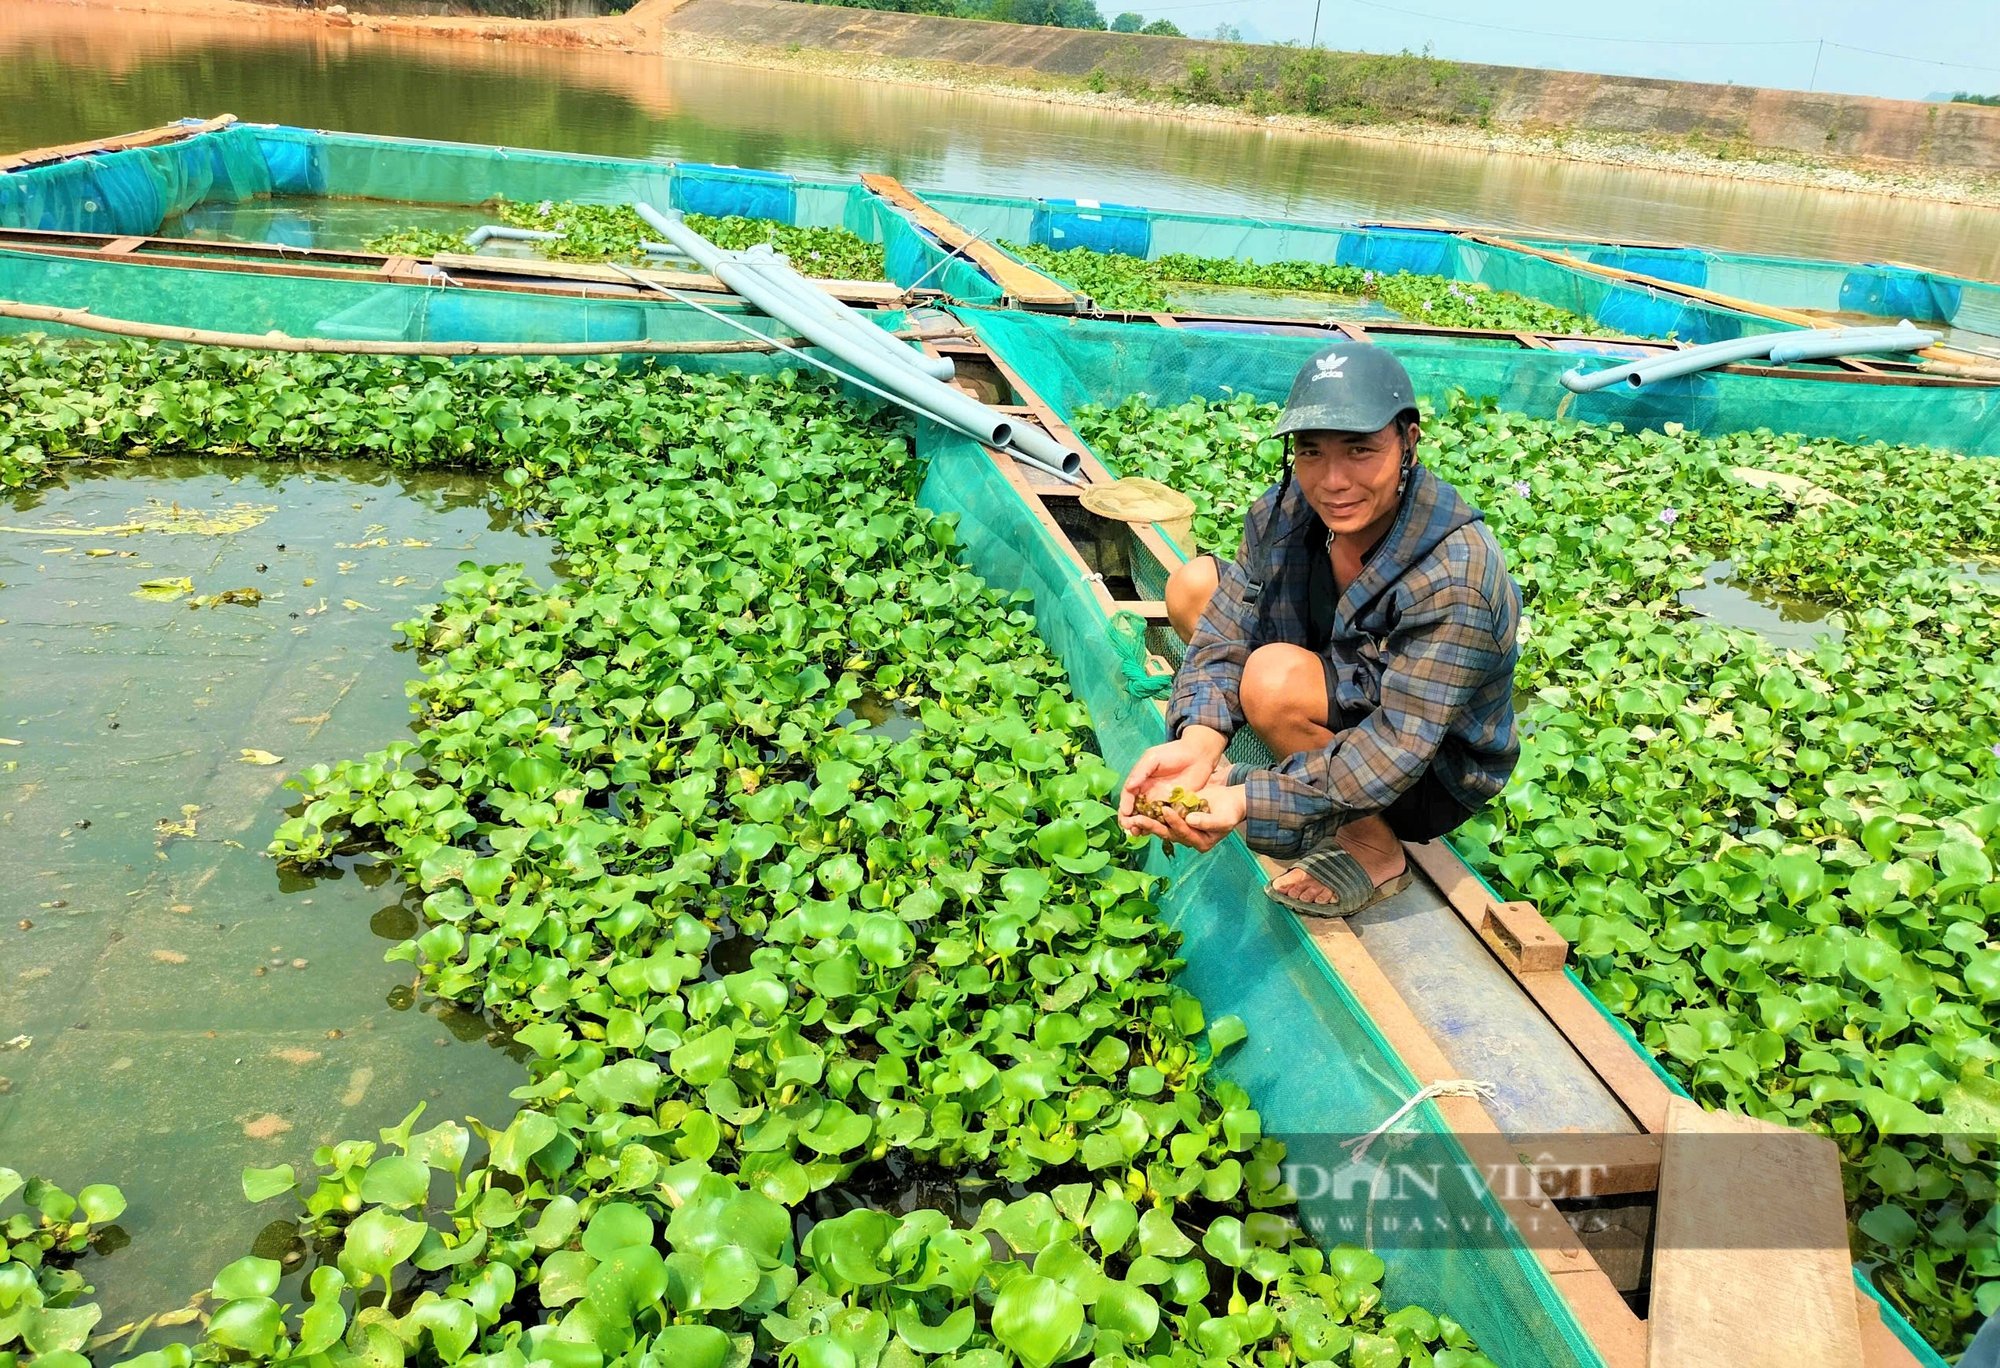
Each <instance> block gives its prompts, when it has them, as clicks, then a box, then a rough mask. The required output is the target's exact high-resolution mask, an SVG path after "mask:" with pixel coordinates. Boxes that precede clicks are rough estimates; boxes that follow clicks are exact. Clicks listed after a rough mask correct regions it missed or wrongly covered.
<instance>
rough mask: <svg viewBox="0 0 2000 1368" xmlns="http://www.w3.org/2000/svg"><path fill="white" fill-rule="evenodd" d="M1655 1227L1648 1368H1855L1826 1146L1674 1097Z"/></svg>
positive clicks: (1857, 1335) (1840, 1227) (1852, 1313)
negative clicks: (1804, 1367)
mask: <svg viewBox="0 0 2000 1368" xmlns="http://www.w3.org/2000/svg"><path fill="white" fill-rule="evenodd" d="M1656 1222H1657V1224H1656V1226H1655V1230H1656V1234H1655V1237H1654V1244H1653V1295H1652V1301H1651V1304H1650V1308H1649V1310H1650V1315H1649V1320H1650V1329H1651V1342H1650V1344H1649V1345H1648V1348H1647V1354H1646V1362H1647V1364H1648V1365H1649V1368H1796V1365H1799V1364H1808V1363H1809V1364H1812V1365H1813V1366H1814V1368H1861V1366H1862V1364H1863V1362H1864V1358H1863V1354H1862V1347H1861V1323H1860V1317H1859V1315H1858V1313H1857V1310H1856V1306H1855V1298H1856V1297H1857V1296H1858V1295H1859V1293H1858V1290H1857V1289H1856V1288H1855V1286H1854V1270H1853V1267H1852V1264H1851V1262H1850V1256H1849V1253H1848V1248H1847V1208H1846V1204H1845V1201H1844V1198H1843V1195H1842V1191H1841V1183H1840V1152H1839V1150H1838V1149H1837V1148H1835V1146H1834V1143H1833V1141H1832V1140H1830V1139H1828V1138H1827V1137H1825V1136H1820V1135H1810V1134H1807V1133H1806V1132H1804V1131H1795V1130H1792V1129H1790V1128H1789V1127H1785V1126H1777V1125H1773V1124H1771V1123H1770V1122H1768V1121H1759V1120H1756V1119H1755V1118H1753V1117H1747V1116H1737V1115H1732V1114H1729V1113H1724V1112H1707V1111H1703V1110H1702V1108H1701V1107H1700V1106H1699V1105H1698V1104H1696V1103H1694V1102H1691V1101H1689V1100H1688V1099H1687V1098H1683V1097H1677V1098H1675V1099H1674V1100H1673V1102H1672V1104H1671V1105H1670V1106H1669V1107H1668V1109H1667V1134H1666V1146H1665V1150H1664V1153H1663V1155H1662V1157H1661V1163H1660V1201H1659V1209H1658V1212H1657V1214H1656ZM1774 1312H1781V1313H1782V1314H1773V1313H1774Z"/></svg>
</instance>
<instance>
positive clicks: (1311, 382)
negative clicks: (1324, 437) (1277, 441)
mask: <svg viewBox="0 0 2000 1368" xmlns="http://www.w3.org/2000/svg"><path fill="white" fill-rule="evenodd" d="M1416 406H1417V391H1416V386H1414V385H1412V384H1411V383H1410V373H1409V372H1408V371H1406V370H1404V369H1403V363H1402V362H1400V361H1398V360H1397V359H1396V358H1395V357H1393V356H1391V355H1390V354H1389V353H1388V352H1386V351H1384V350H1383V349H1382V348H1380V347H1374V346H1370V345H1368V344H1367V343H1365V342H1359V343H1357V342H1343V343H1341V344H1340V345H1339V346H1335V347H1328V348H1327V349H1326V350H1325V351H1323V352H1320V353H1319V354H1318V355H1317V356H1315V357H1313V359H1312V360H1310V361H1308V362H1306V363H1305V365H1304V366H1302V367H1301V368H1300V369H1299V374H1298V378H1297V379H1295V380H1293V381H1292V393H1291V397H1290V398H1288V399H1286V400H1285V411H1284V412H1283V413H1281V414H1279V415H1278V427H1277V430H1276V431H1275V432H1274V433H1273V434H1272V435H1273V436H1276V437H1283V436H1285V435H1286V434H1287V433H1292V432H1377V431H1380V430H1381V429H1382V428H1385V427H1387V426H1388V425H1389V423H1390V421H1391V420H1392V419H1394V418H1395V417H1396V415H1397V414H1399V413H1401V412H1403V411H1404V410H1405V409H1414V408H1416Z"/></svg>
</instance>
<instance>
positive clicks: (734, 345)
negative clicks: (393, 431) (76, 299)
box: [0, 299, 965, 356]
mask: <svg viewBox="0 0 2000 1368" xmlns="http://www.w3.org/2000/svg"><path fill="white" fill-rule="evenodd" d="M0 318H21V319H26V320H28V321H30V322H35V323H58V324H61V325H63V326H64V327H70V328H83V329H87V330H88V331H91V332H101V333H110V334H112V335H113V336H116V337H137V338H144V339H146V340H148V341H153V342H186V343H191V344H193V345H195V346H202V347H235V348H238V349H240V350H243V351H275V352H311V353H314V354H317V355H334V356H619V355H640V354H643V355H648V356H723V355H729V354H732V353H738V352H774V351H777V350H779V349H780V348H781V347H806V346H811V345H812V344H811V343H810V342H809V341H807V340H806V339H805V338H803V337H774V338H772V339H771V340H770V341H768V342H756V341H750V340H748V339H744V340H740V341H739V340H735V339H731V340H728V341H690V342H389V341H368V340H363V339H338V338H325V337H288V336H286V335H285V334H284V333H280V332H268V333H233V332H212V331H210V330H209V329H207V328H182V327H174V326H171V325H168V324H164V323H137V322H134V321H132V320H131V319H125V318H107V317H104V316H102V315H99V314H94V313H92V312H91V311H90V310H88V309H65V308H60V307H57V306H55V305H50V304H23V303H20V302H18V301H16V300H11V299H0ZM889 335H890V336H891V337H895V338H898V339H900V340H902V341H923V340H925V339H927V338H929V339H936V338H940V337H962V336H964V335H965V334H964V333H963V332H962V331H960V330H950V331H945V332H924V331H921V330H905V331H903V332H898V333H891V334H889Z"/></svg>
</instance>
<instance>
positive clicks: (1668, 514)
mask: <svg viewBox="0 0 2000 1368" xmlns="http://www.w3.org/2000/svg"><path fill="white" fill-rule="evenodd" d="M1680 518H1681V511H1680V510H1679V509H1678V508H1663V509H1661V510H1660V521H1661V522H1663V523H1665V524H1666V525H1667V526H1668V527H1672V526H1673V525H1674V524H1675V523H1677V522H1679V521H1680Z"/></svg>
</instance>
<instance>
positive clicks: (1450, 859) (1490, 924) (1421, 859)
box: [1403, 841, 1569, 977]
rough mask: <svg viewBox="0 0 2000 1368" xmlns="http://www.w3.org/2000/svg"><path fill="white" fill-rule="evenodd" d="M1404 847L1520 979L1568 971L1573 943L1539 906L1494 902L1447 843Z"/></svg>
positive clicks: (1461, 915)
mask: <svg viewBox="0 0 2000 1368" xmlns="http://www.w3.org/2000/svg"><path fill="white" fill-rule="evenodd" d="M1403 849H1404V850H1405V851H1406V852H1407V853H1408V854H1409V856H1410V858H1411V859H1413V860H1415V861H1416V863H1417V867H1418V868H1420V869H1422V870H1423V871H1424V873H1425V875H1427V876H1428V877H1429V879H1430V881H1431V882H1432V883H1434V884H1436V885H1437V887H1438V892H1440V893H1442V894H1444V896H1445V898H1446V900H1447V901H1449V902H1450V903H1451V905H1452V907H1453V909H1454V910H1455V911H1457V913H1458V914H1459V916H1460V917H1461V918H1463V919H1464V921H1465V924H1466V925H1467V926H1469V927H1471V928H1472V931H1473V934H1474V935H1476V936H1478V937H1479V938H1480V939H1481V940H1483V941H1485V942H1486V943H1487V945H1489V946H1491V947H1492V949H1493V951H1494V952H1495V953H1496V954H1498V955H1499V957H1500V961H1501V963H1503V964H1505V965H1506V966H1507V967H1508V968H1509V969H1511V970H1513V971H1514V974H1515V976H1516V977H1519V976H1520V975H1522V974H1528V973H1546V972H1548V971H1550V970H1559V969H1561V968H1562V967H1563V961H1564V960H1565V959H1566V958H1567V957H1568V955H1569V942H1568V941H1566V940H1564V939H1563V938H1562V937H1561V936H1558V935H1557V934H1556V933H1555V928H1554V927H1552V926H1550V925H1549V924H1548V923H1547V922H1546V921H1543V920H1542V914H1541V913H1539V912H1537V911H1536V910H1535V907H1534V904H1532V903H1522V902H1515V903H1500V902H1495V901H1494V899H1493V896H1492V894H1490V893H1488V892H1487V891H1486V885H1484V884H1482V883H1480V882H1479V879H1478V877H1477V876H1476V875H1474V874H1473V872H1472V870H1471V869H1470V868H1469V867H1467V865H1466V863H1465V861H1463V860H1461V859H1459V858H1458V852H1456V851H1454V850H1453V849H1452V848H1451V847H1450V846H1448V845H1446V844H1445V843H1444V842H1443V841H1421V842H1410V841H1406V842H1404V843H1403Z"/></svg>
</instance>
